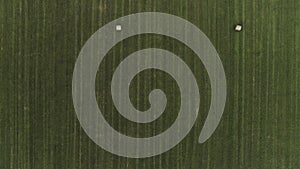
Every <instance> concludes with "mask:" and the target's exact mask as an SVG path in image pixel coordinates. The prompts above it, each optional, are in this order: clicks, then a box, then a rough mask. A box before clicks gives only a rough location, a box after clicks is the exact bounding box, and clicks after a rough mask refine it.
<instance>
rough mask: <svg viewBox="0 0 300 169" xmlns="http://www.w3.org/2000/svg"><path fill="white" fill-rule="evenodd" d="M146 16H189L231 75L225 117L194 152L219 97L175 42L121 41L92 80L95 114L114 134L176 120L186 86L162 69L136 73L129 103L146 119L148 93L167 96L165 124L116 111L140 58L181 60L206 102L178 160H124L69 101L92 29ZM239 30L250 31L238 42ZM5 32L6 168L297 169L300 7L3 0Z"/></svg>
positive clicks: (2, 145) (267, 1) (197, 1)
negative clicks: (134, 57) (120, 78)
mask: <svg viewBox="0 0 300 169" xmlns="http://www.w3.org/2000/svg"><path fill="white" fill-rule="evenodd" d="M150 11H151V12H164V13H169V14H173V15H176V16H179V17H181V18H184V19H186V20H188V21H190V22H191V23H193V24H194V25H196V26H197V27H198V28H200V29H201V30H202V31H203V32H204V33H205V34H206V35H207V36H208V38H209V39H210V40H211V42H212V44H213V45H214V46H215V48H216V50H217V51H218V53H219V55H220V58H221V60H222V63H223V66H224V69H225V73H226V77H227V86H228V88H227V93H228V94H227V102H226V107H225V112H224V114H223V117H222V119H221V122H220V124H219V126H218V128H217V129H216V131H215V133H214V134H213V135H212V137H211V138H210V139H209V140H208V141H206V142H205V143H204V144H198V137H199V133H200V131H201V128H202V126H203V123H204V121H205V118H206V116H207V112H208V109H209V106H210V97H211V94H210V92H211V89H210V83H209V80H208V75H207V72H206V70H205V68H204V66H203V64H202V63H201V61H200V60H199V59H198V58H197V56H195V53H193V51H191V49H190V48H188V47H187V46H185V45H184V44H182V43H181V42H179V41H177V40H175V39H172V38H170V37H166V36H161V35H154V34H146V35H138V36H134V37H130V38H128V39H125V40H123V41H122V42H121V43H118V44H117V45H116V46H115V47H114V48H112V50H111V51H110V52H109V53H108V54H107V55H106V57H105V59H104V61H103V62H102V63H101V65H100V67H99V70H98V74H97V80H96V81H97V83H96V96H97V101H98V104H99V107H100V109H101V110H103V111H104V116H105V118H106V119H107V121H108V122H109V124H110V125H111V126H112V127H113V128H115V129H116V130H118V131H119V132H121V133H124V134H126V135H129V136H133V137H149V136H153V135H156V134H159V133H161V132H162V131H164V130H167V129H168V127H169V126H170V125H171V124H172V123H173V122H174V120H175V119H176V117H177V114H178V110H179V106H180V101H181V100H180V97H179V96H180V95H179V94H180V91H179V88H178V86H177V84H176V82H175V81H174V79H172V77H171V76H170V75H168V74H166V73H165V72H162V71H158V70H146V71H143V72H141V73H140V74H138V75H137V76H136V77H135V78H134V80H133V81H132V83H131V88H130V97H131V101H132V103H133V105H134V106H135V107H136V108H137V109H139V110H147V109H148V108H149V107H150V105H149V102H148V94H149V92H150V91H151V90H153V89H155V88H159V89H162V90H163V91H164V92H165V93H166V95H167V98H168V105H167V108H166V110H165V112H164V114H163V115H162V116H161V117H160V118H158V119H157V120H156V121H154V122H151V123H148V124H137V123H134V122H131V121H129V120H127V119H125V118H124V117H122V116H121V115H120V114H119V113H118V112H117V110H116V108H115V107H114V104H113V102H112V98H111V93H110V84H111V78H112V75H113V72H114V70H115V69H116V67H117V66H118V64H119V63H120V62H121V61H122V60H123V59H124V58H125V57H126V56H128V55H129V54H130V53H132V52H134V51H137V50H140V49H145V48H149V47H152V48H162V49H166V50H169V51H171V52H173V53H175V54H176V55H178V56H179V57H180V58H182V59H183V60H184V61H185V62H186V63H187V64H188V65H189V66H190V68H191V70H192V71H193V73H194V75H195V77H196V78H197V83H198V85H199V90H200V95H201V103H200V111H199V115H198V119H197V121H196V123H195V125H194V127H193V128H192V130H191V132H190V133H189V134H188V135H187V137H185V139H184V140H183V141H182V142H181V143H180V144H178V145H177V146H176V147H174V148H173V149H172V150H170V151H168V152H166V153H163V154H161V155H158V156H154V157H150V158H144V159H133V158H125V157H119V156H116V155H113V154H111V153H109V152H107V151H105V150H103V149H102V148H101V147H99V146H98V145H96V144H95V143H94V142H93V141H92V140H91V139H90V138H89V137H88V136H87V134H86V133H85V132H84V131H83V129H82V128H81V126H80V124H79V121H78V120H77V117H76V114H75V110H74V107H73V102H72V74H73V69H74V65H75V62H76V59H77V57H78V54H79V52H80V50H81V48H82V46H83V45H84V43H85V42H86V41H87V40H88V38H89V37H90V36H91V35H92V34H93V33H94V32H95V31H96V30H98V29H99V28H100V27H102V26H103V25H105V24H106V23H108V22H110V21H112V20H114V19H117V18H119V17H121V16H124V15H128V14H132V13H137V12H150ZM235 24H242V25H243V31H242V32H235V31H234V26H235ZM0 26H1V27H0V169H18V168H20V169H54V168H55V169H64V168H70V169H123V168H128V169H143V168H145V169H200V168H207V169H227V168H228V169H238V168H241V169H277V168H278V169H299V168H300V108H299V106H300V1H299V0H219V1H217V0H45V1H38V0H36V1H35V0H0ZM112 36H113V35H112ZM179 73H180V72H179Z"/></svg>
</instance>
